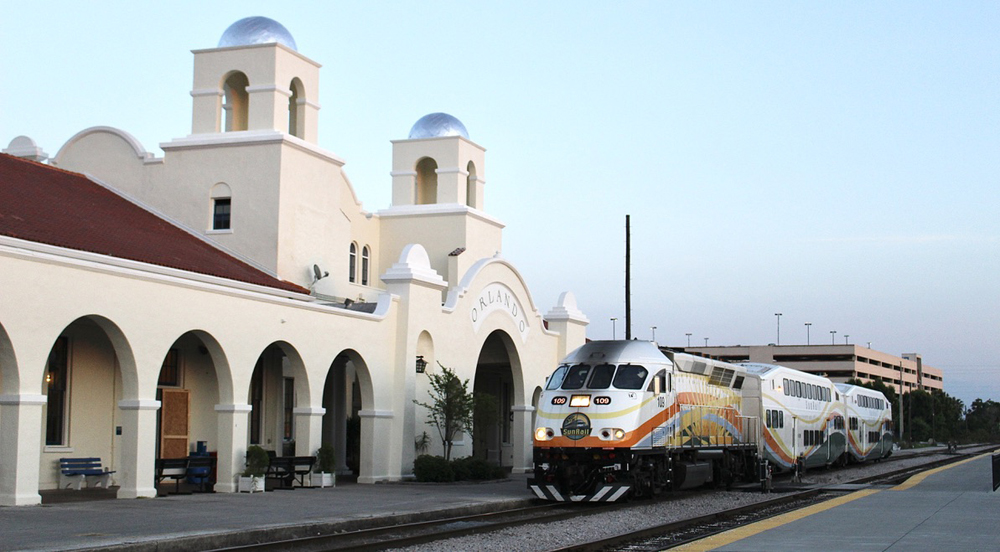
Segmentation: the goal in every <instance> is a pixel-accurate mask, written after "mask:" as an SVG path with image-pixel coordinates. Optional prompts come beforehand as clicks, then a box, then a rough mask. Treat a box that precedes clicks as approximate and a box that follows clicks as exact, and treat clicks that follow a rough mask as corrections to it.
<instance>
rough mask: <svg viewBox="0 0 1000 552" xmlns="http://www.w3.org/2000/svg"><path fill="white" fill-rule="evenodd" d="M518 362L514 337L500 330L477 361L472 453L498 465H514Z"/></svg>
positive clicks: (492, 337) (516, 436) (488, 338)
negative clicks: (516, 369)
mask: <svg viewBox="0 0 1000 552" xmlns="http://www.w3.org/2000/svg"><path fill="white" fill-rule="evenodd" d="M517 362H518V360H517V351H516V350H515V349H514V345H513V342H512V341H511V339H510V336H509V335H507V334H506V333H505V332H503V331H502V330H496V331H494V332H493V333H491V334H490V335H489V337H487V338H486V341H485V342H484V343H483V348H482V349H481V350H480V352H479V360H478V361H477V363H476V377H475V383H474V384H473V390H472V392H473V395H474V396H475V397H476V400H477V403H478V406H477V408H476V413H475V418H474V427H475V431H474V434H473V442H472V455H473V456H474V457H476V458H481V459H484V460H487V461H489V462H492V463H494V464H497V465H500V466H504V467H510V466H513V465H514V458H513V453H514V446H513V445H514V440H515V439H517V438H521V436H520V435H514V433H515V432H514V423H513V421H514V420H513V417H514V404H515V386H514V384H515V381H514V369H513V367H514V365H515V364H516V363H517ZM484 399H485V400H484Z"/></svg>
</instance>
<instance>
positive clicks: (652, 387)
mask: <svg viewBox="0 0 1000 552" xmlns="http://www.w3.org/2000/svg"><path fill="white" fill-rule="evenodd" d="M646 391H648V392H652V393H656V394H657V395H659V394H660V393H666V392H667V371H666V370H660V371H659V372H657V373H656V375H655V376H653V379H651V380H649V386H648V387H646Z"/></svg>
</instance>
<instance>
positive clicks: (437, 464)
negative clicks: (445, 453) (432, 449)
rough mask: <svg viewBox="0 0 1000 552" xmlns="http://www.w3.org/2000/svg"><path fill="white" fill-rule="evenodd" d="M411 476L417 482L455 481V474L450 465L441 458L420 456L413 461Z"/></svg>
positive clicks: (426, 455)
mask: <svg viewBox="0 0 1000 552" xmlns="http://www.w3.org/2000/svg"><path fill="white" fill-rule="evenodd" d="M413 475H415V476H416V478H417V481H427V482H432V483H445V482H448V481H454V480H455V472H454V471H452V469H451V464H449V463H448V461H447V460H445V459H444V458H443V457H441V456H431V455H429V454H421V455H420V456H418V457H417V459H416V460H414V461H413Z"/></svg>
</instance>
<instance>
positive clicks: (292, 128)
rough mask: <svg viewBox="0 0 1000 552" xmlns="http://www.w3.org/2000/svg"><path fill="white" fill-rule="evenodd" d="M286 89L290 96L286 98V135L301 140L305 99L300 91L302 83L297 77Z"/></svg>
mask: <svg viewBox="0 0 1000 552" xmlns="http://www.w3.org/2000/svg"><path fill="white" fill-rule="evenodd" d="M288 89H289V90H291V91H292V95H291V96H289V97H288V133H289V134H291V135H292V136H295V137H298V138H302V137H303V136H304V135H305V131H304V129H305V109H306V98H305V93H304V90H303V89H302V81H300V80H299V79H298V77H296V78H294V79H292V82H291V84H289V85H288Z"/></svg>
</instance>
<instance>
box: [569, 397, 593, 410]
mask: <svg viewBox="0 0 1000 552" xmlns="http://www.w3.org/2000/svg"><path fill="white" fill-rule="evenodd" d="M569 405H570V406H575V407H582V406H590V395H573V396H572V397H571V398H570V399H569Z"/></svg>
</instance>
